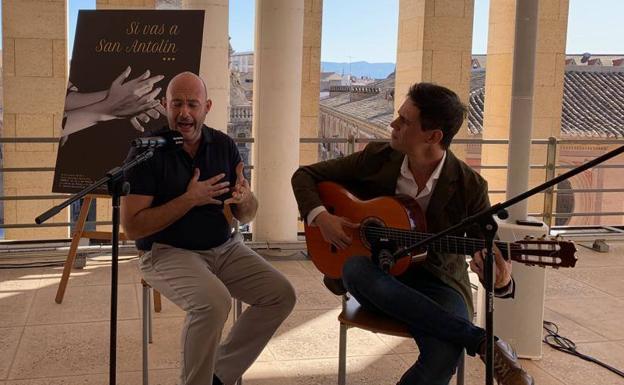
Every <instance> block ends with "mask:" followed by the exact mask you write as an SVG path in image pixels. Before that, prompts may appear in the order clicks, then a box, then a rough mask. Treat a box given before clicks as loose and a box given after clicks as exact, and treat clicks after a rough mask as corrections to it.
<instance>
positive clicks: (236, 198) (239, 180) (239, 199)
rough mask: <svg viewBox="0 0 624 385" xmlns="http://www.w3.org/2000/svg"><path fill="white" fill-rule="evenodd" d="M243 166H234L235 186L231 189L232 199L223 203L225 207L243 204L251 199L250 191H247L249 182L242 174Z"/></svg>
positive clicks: (241, 163) (240, 164) (241, 164)
mask: <svg viewBox="0 0 624 385" xmlns="http://www.w3.org/2000/svg"><path fill="white" fill-rule="evenodd" d="M244 167H245V165H244V164H243V162H240V163H239V164H238V165H237V166H236V185H234V188H232V197H231V198H228V199H226V200H225V202H223V203H224V204H226V205H230V204H235V205H238V204H245V203H246V202H248V201H249V200H250V199H251V198H252V194H251V190H250V189H249V182H248V181H247V179H246V178H245V175H244V174H243V169H244Z"/></svg>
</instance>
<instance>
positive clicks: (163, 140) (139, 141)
mask: <svg viewBox="0 0 624 385" xmlns="http://www.w3.org/2000/svg"><path fill="white" fill-rule="evenodd" d="M183 140H184V138H183V137H182V134H180V133H179V132H178V131H174V130H169V131H165V132H164V133H163V134H162V135H161V136H146V137H144V138H136V139H134V140H133V141H132V147H134V148H137V149H144V148H160V147H166V148H174V147H179V146H182V143H183Z"/></svg>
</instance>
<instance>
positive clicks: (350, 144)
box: [347, 135, 355, 155]
mask: <svg viewBox="0 0 624 385" xmlns="http://www.w3.org/2000/svg"><path fill="white" fill-rule="evenodd" d="M354 152H355V136H353V135H350V136H349V138H348V139H347V155H351V154H353V153H354Z"/></svg>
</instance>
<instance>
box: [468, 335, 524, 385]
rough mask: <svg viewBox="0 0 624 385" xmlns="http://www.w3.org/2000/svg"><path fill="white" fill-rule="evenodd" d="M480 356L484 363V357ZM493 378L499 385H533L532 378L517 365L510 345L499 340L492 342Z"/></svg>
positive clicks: (516, 357)
mask: <svg viewBox="0 0 624 385" xmlns="http://www.w3.org/2000/svg"><path fill="white" fill-rule="evenodd" d="M480 356H481V360H482V361H483V362H485V356H484V355H483V354H481V355H480ZM494 378H495V379H496V381H498V383H499V384H500V385H535V382H534V381H533V377H531V375H530V374H529V373H527V371H526V370H524V369H523V368H522V366H520V364H519V363H518V356H517V355H516V352H515V351H514V350H513V348H512V347H511V345H509V344H508V343H507V342H505V341H503V340H501V339H498V340H497V341H495V342H494Z"/></svg>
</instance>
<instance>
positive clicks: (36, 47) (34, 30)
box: [2, 0, 69, 239]
mask: <svg viewBox="0 0 624 385" xmlns="http://www.w3.org/2000/svg"><path fill="white" fill-rule="evenodd" d="M2 36H3V44H2V45H3V47H2V60H3V67H4V68H3V71H2V80H3V85H4V86H3V99H4V127H3V131H2V135H3V137H5V138H14V137H18V138H24V137H48V138H49V137H58V136H60V132H61V119H62V116H63V105H64V100H65V88H66V86H67V48H66V43H67V5H66V2H65V1H41V0H4V1H2ZM57 148H58V146H57V145H56V144H52V143H41V144H39V143H7V144H4V145H3V149H2V150H3V152H4V153H3V156H4V161H3V167H5V168H8V167H54V164H55V162H56V152H57ZM2 177H3V183H4V196H21V197H23V196H29V195H50V194H51V191H52V178H53V172H50V171H46V172H39V171H37V172H20V173H18V172H4V173H3V176H2ZM62 201H63V199H58V200H17V201H16V200H6V201H4V223H6V224H17V223H26V224H34V218H35V217H36V216H37V215H39V214H41V213H42V212H43V211H45V210H46V209H48V208H50V207H51V206H53V205H56V204H59V203H61V202H62ZM68 220H69V215H68V210H64V211H63V212H62V213H60V214H58V215H57V216H55V217H54V218H52V219H50V220H49V221H48V222H47V223H53V222H67V221H68ZM67 236H68V231H67V228H66V227H49V228H29V229H9V230H6V232H5V239H51V238H66V237H67Z"/></svg>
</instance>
